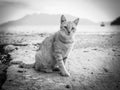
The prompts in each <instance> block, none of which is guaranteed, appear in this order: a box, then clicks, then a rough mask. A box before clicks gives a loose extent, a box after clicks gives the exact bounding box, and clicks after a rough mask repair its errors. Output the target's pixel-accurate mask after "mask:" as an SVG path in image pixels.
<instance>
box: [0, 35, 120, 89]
mask: <svg viewBox="0 0 120 90" xmlns="http://www.w3.org/2000/svg"><path fill="white" fill-rule="evenodd" d="M46 36H47V35H6V36H1V38H0V39H1V40H0V41H1V43H2V44H6V43H7V44H14V45H16V47H17V48H18V49H17V50H14V51H13V52H11V53H10V55H11V57H12V59H13V61H23V62H24V63H33V62H34V56H35V52H36V50H37V48H38V46H39V44H40V43H41V42H42V40H43V39H44V38H45V37H46ZM19 44H20V45H21V46H20V45H19ZM22 45H23V46H22ZM66 67H67V69H68V71H69V72H70V74H71V76H70V77H62V76H60V75H59V74H58V72H53V73H43V72H37V71H35V70H34V69H33V68H31V69H25V68H19V67H18V65H11V66H10V67H9V68H8V70H7V81H6V82H5V84H4V85H3V88H4V89H5V90H120V34H119V33H118V34H109V35H98V34H77V35H76V36H75V44H74V47H73V49H72V51H71V53H70V55H69V58H68V60H67V63H66Z"/></svg>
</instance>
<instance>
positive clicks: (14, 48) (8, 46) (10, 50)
mask: <svg viewBox="0 0 120 90" xmlns="http://www.w3.org/2000/svg"><path fill="white" fill-rule="evenodd" d="M16 49H17V47H16V46H14V45H7V46H5V47H4V50H5V52H6V53H9V52H12V51H14V50H16Z"/></svg>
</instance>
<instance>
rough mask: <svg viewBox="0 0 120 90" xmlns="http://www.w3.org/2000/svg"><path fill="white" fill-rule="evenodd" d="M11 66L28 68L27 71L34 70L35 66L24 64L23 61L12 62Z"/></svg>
mask: <svg viewBox="0 0 120 90" xmlns="http://www.w3.org/2000/svg"><path fill="white" fill-rule="evenodd" d="M10 64H17V65H18V67H19V68H26V69H30V68H34V67H35V64H34V63H32V64H26V63H23V62H22V61H12V62H11V63H10Z"/></svg>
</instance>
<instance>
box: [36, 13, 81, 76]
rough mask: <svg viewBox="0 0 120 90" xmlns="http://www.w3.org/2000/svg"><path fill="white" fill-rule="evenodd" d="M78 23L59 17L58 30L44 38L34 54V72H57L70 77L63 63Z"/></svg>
mask: <svg viewBox="0 0 120 90" xmlns="http://www.w3.org/2000/svg"><path fill="white" fill-rule="evenodd" d="M78 22H79V18H77V19H75V20H74V21H67V20H66V18H65V16H64V15H62V16H61V20H60V30H59V31H57V32H56V33H55V34H53V35H51V36H49V37H47V38H45V40H43V42H42V43H41V45H40V48H39V50H37V52H36V54H35V63H34V68H35V70H37V71H43V72H47V73H48V72H53V71H54V70H59V71H60V75H62V76H70V73H69V72H68V71H67V69H66V67H65V63H66V60H67V57H68V55H69V53H70V51H71V48H72V46H73V42H74V39H73V38H74V34H75V32H76V26H77V24H78Z"/></svg>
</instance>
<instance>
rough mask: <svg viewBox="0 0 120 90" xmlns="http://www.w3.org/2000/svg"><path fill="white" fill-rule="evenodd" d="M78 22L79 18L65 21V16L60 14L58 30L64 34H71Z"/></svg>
mask: <svg viewBox="0 0 120 90" xmlns="http://www.w3.org/2000/svg"><path fill="white" fill-rule="evenodd" d="M78 22H79V18H77V19H75V20H74V21H67V20H66V18H65V16H64V15H62V16H61V20H60V24H61V25H60V30H61V31H62V32H63V33H64V34H66V35H68V36H72V35H73V34H74V33H75V31H76V26H77V25H78Z"/></svg>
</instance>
